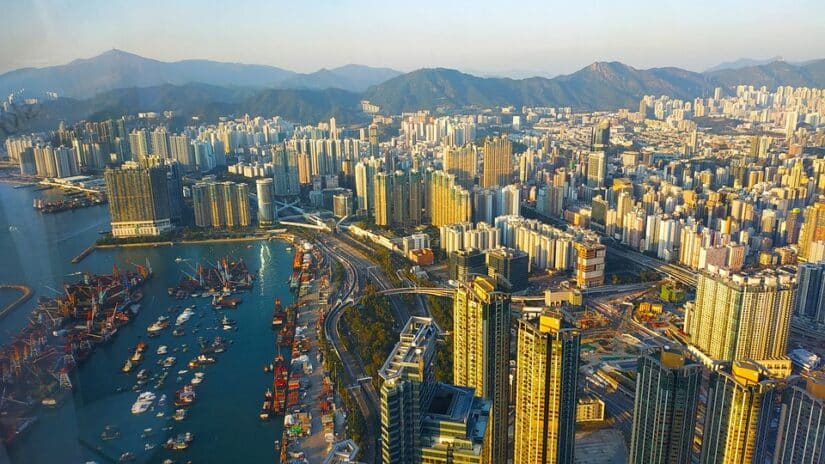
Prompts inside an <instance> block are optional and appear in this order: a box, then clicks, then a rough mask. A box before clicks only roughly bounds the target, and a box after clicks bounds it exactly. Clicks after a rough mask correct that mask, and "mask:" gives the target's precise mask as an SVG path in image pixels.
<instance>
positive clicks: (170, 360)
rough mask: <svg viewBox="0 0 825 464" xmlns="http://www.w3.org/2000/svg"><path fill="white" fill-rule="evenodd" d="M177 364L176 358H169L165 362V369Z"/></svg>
mask: <svg viewBox="0 0 825 464" xmlns="http://www.w3.org/2000/svg"><path fill="white" fill-rule="evenodd" d="M174 364H175V357H174V356H169V357H167V358H166V359H164V360H163V367H172V366H173V365H174Z"/></svg>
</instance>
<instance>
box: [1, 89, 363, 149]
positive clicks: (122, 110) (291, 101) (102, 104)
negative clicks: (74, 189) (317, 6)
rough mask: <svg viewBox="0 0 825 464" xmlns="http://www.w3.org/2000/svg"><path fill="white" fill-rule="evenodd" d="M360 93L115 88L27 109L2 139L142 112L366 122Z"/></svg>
mask: <svg viewBox="0 0 825 464" xmlns="http://www.w3.org/2000/svg"><path fill="white" fill-rule="evenodd" d="M360 99H361V97H360V95H359V94H357V93H352V92H347V91H345V90H340V89H324V90H315V89H263V90H260V89H253V88H249V87H245V88H227V87H219V86H212V85H206V84H184V85H171V84H164V85H161V86H155V87H140V88H129V89H115V90H110V91H107V92H103V93H101V94H98V95H96V96H94V97H92V98H88V99H83V100H78V99H73V98H58V99H56V100H52V101H46V102H44V103H40V104H37V105H24V106H21V107H19V108H17V109H16V110H13V112H12V113H7V114H6V115H5V117H4V118H2V120H0V138H2V137H4V136H7V135H12V134H15V133H22V132H27V131H33V130H49V129H54V128H55V127H57V125H58V123H59V122H60V121H67V122H70V123H71V122H76V121H79V120H84V119H85V120H103V119H108V118H116V117H120V116H122V115H124V114H135V113H137V112H148V111H155V112H160V111H165V110H171V111H173V112H175V113H177V114H179V115H181V116H183V117H185V118H186V119H189V118H190V117H192V116H198V117H199V118H200V120H201V121H204V122H214V121H216V120H217V119H218V118H219V117H220V116H229V115H238V116H240V115H243V114H255V115H265V116H275V115H280V116H284V117H285V118H287V119H290V120H292V121H296V122H302V123H315V122H317V121H319V120H321V119H328V118H330V117H332V116H335V118H336V119H337V120H338V121H340V122H341V123H343V124H348V123H352V122H360V121H362V120H363V119H364V118H366V116H365V115H363V113H361V112H360V111H359V105H360Z"/></svg>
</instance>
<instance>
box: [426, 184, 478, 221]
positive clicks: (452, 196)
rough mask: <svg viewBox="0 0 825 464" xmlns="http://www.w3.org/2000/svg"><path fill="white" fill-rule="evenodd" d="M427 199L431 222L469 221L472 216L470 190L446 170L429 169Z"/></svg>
mask: <svg viewBox="0 0 825 464" xmlns="http://www.w3.org/2000/svg"><path fill="white" fill-rule="evenodd" d="M425 188H426V191H427V194H426V196H427V199H428V207H429V208H428V211H429V214H430V224H432V225H434V226H436V227H441V226H443V225H447V224H456V223H459V222H468V221H470V219H471V218H472V200H471V198H470V192H469V191H468V190H467V189H465V188H463V187H461V186H460V185H457V184H456V183H455V176H454V175H452V174H449V173H446V172H444V171H427V185H426V187H425Z"/></svg>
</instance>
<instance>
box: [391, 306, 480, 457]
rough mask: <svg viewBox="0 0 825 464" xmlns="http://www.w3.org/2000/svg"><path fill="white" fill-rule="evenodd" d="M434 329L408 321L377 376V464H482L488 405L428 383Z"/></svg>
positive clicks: (468, 393)
mask: <svg viewBox="0 0 825 464" xmlns="http://www.w3.org/2000/svg"><path fill="white" fill-rule="evenodd" d="M437 335H438V328H437V327H436V325H435V323H434V322H433V321H432V319H430V318H424V317H413V318H411V319H410V320H409V321H407V324H406V325H405V326H404V328H403V329H402V330H401V333H400V334H399V339H400V340H399V342H398V344H396V345H395V347H394V348H393V350H392V352H391V353H390V356H389V357H388V358H387V360H386V362H384V365H383V366H382V367H381V370H380V371H379V372H378V374H379V375H380V376H381V379H382V384H381V462H383V463H387V464H419V463H426V464H442V463H443V464H452V463H459V462H460V463H466V464H482V463H485V462H489V461H485V460H484V453H483V444H484V440H485V437H486V434H487V422H488V418H489V411H490V402H489V401H488V400H486V399H483V398H477V397H475V396H474V390H473V389H472V388H464V387H457V386H454V385H447V384H443V383H438V382H435V381H434V380H433V360H434V357H435V349H436V337H437Z"/></svg>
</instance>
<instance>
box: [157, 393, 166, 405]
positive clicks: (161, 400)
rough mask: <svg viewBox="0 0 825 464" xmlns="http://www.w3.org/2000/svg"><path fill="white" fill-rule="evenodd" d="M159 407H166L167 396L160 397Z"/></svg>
mask: <svg viewBox="0 0 825 464" xmlns="http://www.w3.org/2000/svg"><path fill="white" fill-rule="evenodd" d="M158 406H166V394H163V395H160V399H159V400H158Z"/></svg>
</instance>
